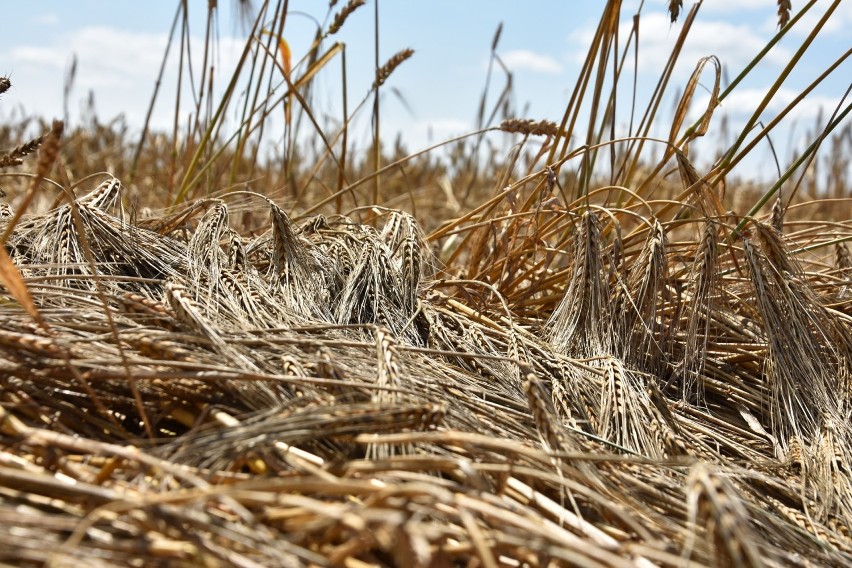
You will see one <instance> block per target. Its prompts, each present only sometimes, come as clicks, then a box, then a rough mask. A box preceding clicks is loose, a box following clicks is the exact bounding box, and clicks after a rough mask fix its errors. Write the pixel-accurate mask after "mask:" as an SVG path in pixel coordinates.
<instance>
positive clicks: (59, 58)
mask: <svg viewBox="0 0 852 568" xmlns="http://www.w3.org/2000/svg"><path fill="white" fill-rule="evenodd" d="M202 41H203V40H202V39H200V38H198V37H193V38H192V40H191V44H190V45H191V50H192V55H193V71H194V74H195V79H196V80H198V79H199V77H200V75H201V69H200V65H201V57H202V55H203V52H204V50H203V43H202ZM167 42H168V36H167V35H166V34H165V33H140V32H134V31H129V30H121V29H115V28H107V27H86V28H81V29H78V30H74V31H72V32H69V33H65V34H55V35H52V36H51V39H50V41H49V42H42V41H39V42H38V43H35V42H34V43H33V44H31V45H20V46H17V47H14V48H11V49H10V50H9V51H8V52H6V53H0V60H2V61H4V63H5V64H6V65H8V66H10V67H11V70H12V71H13V77H14V86H15V94H16V95H17V97H18V99H19V101H15V102H11V101H10V102H9V103H10V104H23V105H24V107H25V109H26V111H27V112H29V113H31V114H35V115H41V116H47V117H52V116H61V114H62V108H63V105H62V82H63V80H64V77H65V69H66V67H67V66H68V64H69V61H70V60H71V56H72V54H76V56H77V73H76V77H75V82H74V86H73V87H74V90H73V92H72V101H71V105H70V106H71V109H70V110H71V111H72V112H74V111H76V109H77V108H78V104H77V101H80V100H81V99H85V98H86V97H87V95H88V92H89V91H90V90H91V91H94V93H95V100H96V104H97V110H98V114H99V115H100V117H101V118H111V117H114V116H116V115H118V114H121V113H124V114H126V115H127V117H128V119H129V120H130V122H131V123H132V124H134V125H136V124H137V123H138V124H139V125H141V122H142V118H143V116H144V112H145V109H146V108H147V106H148V103H149V100H150V97H151V94H152V92H153V90H154V81H155V80H156V78H157V74H158V72H159V69H160V65H161V62H162V57H163V53H164V52H165V47H166V44H167ZM243 46H244V40H242V39H238V38H233V37H228V36H224V37H221V38H220V41H219V44H218V50H217V52H216V53H215V55H214V56H213V59H212V60H211V61H209V62H208V63H209V64H210V65H213V66H214V67H215V69H216V74H217V77H218V82H217V84H218V85H219V88H222V87H223V83H224V82H225V81H226V77H227V76H228V75H229V73H230V70H231V69H233V68H234V66H235V64H236V62H237V61H238V59H239V55H240V53H241V52H242V48H243ZM186 82H187V75H184V87H186ZM176 88H177V57H176V49H175V48H173V49H172V52H171V54H170V60H169V65H168V67H167V72H166V74H165V76H164V78H163V84H162V86H161V98H163V100H167V99H169V100H171V101H173V100H174V93H175V90H176ZM187 92H188V91H187ZM8 98H9V99H11V98H12V97H11V95H10V97H8ZM168 106H169V105H168V104H166V103H164V104H162V105H159V107H160V108H158V110H157V112H155V115H154V120H153V122H154V125H155V126H156V127H161V128H170V125H171V114H172V111H171V108H167V107H168ZM189 106H190V105H188V104H185V105H184V108H185V109H186V108H189ZM75 114H76V113H75Z"/></svg>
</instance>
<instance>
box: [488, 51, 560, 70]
mask: <svg viewBox="0 0 852 568" xmlns="http://www.w3.org/2000/svg"><path fill="white" fill-rule="evenodd" d="M500 59H502V60H503V63H505V64H506V66H507V67H508V68H509V69H511V70H512V71H533V72H536V73H547V74H549V75H558V74H560V73H562V65H560V63H559V62H558V61H557V60H556V59H554V58H553V57H551V56H549V55H542V54H540V53H536V52H534V51H529V50H527V49H516V50H513V51H509V52H508V53H506V54H504V55H501V56H500Z"/></svg>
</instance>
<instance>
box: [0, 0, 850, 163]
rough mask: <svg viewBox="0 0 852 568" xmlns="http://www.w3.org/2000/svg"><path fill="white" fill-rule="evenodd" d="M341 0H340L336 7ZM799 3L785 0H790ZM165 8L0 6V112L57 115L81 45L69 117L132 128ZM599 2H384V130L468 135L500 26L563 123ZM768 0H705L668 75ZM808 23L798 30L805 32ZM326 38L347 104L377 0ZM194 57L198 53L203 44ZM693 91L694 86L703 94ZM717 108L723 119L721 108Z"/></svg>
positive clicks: (510, 53) (322, 103) (648, 21)
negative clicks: (335, 45) (393, 67)
mask: <svg viewBox="0 0 852 568" xmlns="http://www.w3.org/2000/svg"><path fill="white" fill-rule="evenodd" d="M256 3H257V2H256ZM343 3H344V1H343V0H341V2H339V5H341V4H343ZM803 3H804V2H802V1H801V0H794V1H793V7H794V10H795V9H797V8H799V7H800V6H801V5H802V4H803ZM176 4H177V3H176V1H166V0H156V1H150V2H138V1H133V2H131V1H126V0H118V1H116V0H112V1H109V0H75V1H73V2H68V1H63V0H39V1H35V2H17V3H13V4H9V5H8V6H4V18H3V21H2V23H0V30H2V33H0V73H5V74H8V75H10V76H11V79H12V82H13V84H14V88H13V90H12V91H10V92H9V93H7V94H6V95H5V96H4V97H3V100H2V102H1V103H0V105H2V106H0V113H2V115H5V116H8V115H9V113H11V112H12V111H13V109H19V108H23V109H24V110H25V111H26V112H27V113H31V114H39V115H43V116H46V117H54V116H62V114H63V104H62V98H63V81H64V74H65V69H66V68H67V66H68V63H69V61H70V60H71V57H72V54H76V56H77V58H78V72H77V80H76V83H75V86H74V91H73V93H72V95H71V104H70V110H71V112H70V118H71V122H72V123H73V122H74V121H75V120H79V116H80V108H81V102H82V101H84V100H85V99H86V98H87V95H88V92H89V91H90V90H91V91H93V92H94V94H95V100H96V106H97V110H98V114H99V117H100V118H101V119H102V120H106V119H108V118H111V117H113V116H115V115H117V114H119V113H123V114H124V115H125V116H126V118H127V121H128V123H129V125H130V126H131V128H138V127H139V126H140V125H141V122H142V119H143V117H144V115H145V112H146V110H147V104H148V100H149V99H150V95H151V92H152V90H153V84H154V80H155V78H156V73H157V70H158V68H159V65H160V60H161V57H162V53H163V48H164V46H165V43H166V39H167V34H168V31H169V27H170V25H171V21H172V18H173V16H174V11H175V8H176ZM232 4H233V3H229V2H226V1H223V0H220V5H221V9H220V14H219V36H220V38H221V43H220V52H219V54H218V56H217V60H216V62H217V66H218V68H220V69H222V70H223V73H224V71H225V70H227V69H228V68H229V66H230V65H233V62H234V61H235V58H236V54H237V53H238V52H239V50H240V49H241V48H242V45H243V42H244V35H243V34H244V30H243V28H242V27H241V26H240V24H239V22H238V18H236V12H235V11H234V10H233V9H232ZM638 4H639V2H638V1H636V0H625V2H624V9H623V12H622V21H623V25H624V26H628V25H629V22H630V19H631V16H632V15H633V14H634V13H635V11H636V8H637V6H638ZM665 4H666V2H664V1H663V0H648V1H646V2H645V5H644V7H643V9H642V19H641V22H642V23H641V32H640V35H641V38H642V43H640V56H641V62H640V66H639V73H638V81H639V93H640V95H639V97H638V98H639V105H638V106H639V108H644V107H643V104H642V103H643V102H644V101H646V100H647V96H648V94H649V93H650V91H651V89H652V88H653V86H654V84H655V82H656V79H657V77H658V75H659V72H660V70H661V68H662V65H663V64H664V63H665V58H666V56H667V54H668V52H669V51H670V48H671V45H672V43H673V42H674V40H675V38H676V37H677V34H678V32H679V30H680V25H681V22H682V18H681V21H679V22H678V23H676V24H674V25H671V24H670V23H669V20H668V17H667V15H666V11H665ZM189 5H190V14H191V16H192V21H191V33H192V35H193V36H194V37H195V38H196V39H195V40H194V41H195V44H194V45H198V46H200V45H201V37H202V36H203V33H204V17H205V14H206V9H207V1H206V0H189ZM339 5H338V7H336V8H335V10H336V9H339ZM603 5H604V2H603V1H593V0H587V1H579V2H556V1H543V0H528V1H524V2H520V1H511V0H466V1H455V0H431V1H429V2H423V1H422V0H420V1H413V0H381V1H380V4H379V6H380V31H381V36H380V52H381V53H380V59H381V60H385V59H387V58H388V57H390V56H391V55H393V54H394V53H395V52H397V51H399V50H400V49H402V48H406V47H411V48H413V49H414V50H415V55H414V57H413V58H412V59H411V60H409V61H407V62H405V63H404V64H403V66H402V67H401V68H400V69H398V70H397V72H395V73H394V74H393V76H392V77H391V78H390V80H389V81H388V83H387V85H388V88H387V89H385V98H384V102H383V105H384V106H383V111H382V113H383V114H382V121H383V131H384V135H385V136H386V137H388V136H391V137H392V136H394V135H395V133H396V132H397V131H402V132H403V133H404V134H403V139H404V140H405V141H406V143H407V146H408V148H409V150H416V149H419V148H421V147H423V146H425V145H427V143H428V142H429V140H430V134H431V140H433V141H439V140H442V139H445V138H447V137H449V136H451V135H454V134H460V133H463V132H465V131H469V130H471V129H472V128H473V125H474V123H475V116H476V111H477V105H478V102H479V97H480V94H481V92H482V88H483V85H484V82H485V76H486V66H487V61H488V57H489V52H490V47H491V41H492V38H493V35H494V32H495V30H496V28H497V26H498V24H499V23H500V22H503V26H504V27H503V33H502V36H501V40H500V44H499V47H498V53H499V54H500V56H501V58H502V59H503V60H504V61H505V62H506V63H507V65H509V67H510V68H511V69H512V71H513V73H514V103H515V108H516V109H517V110H518V111H519V112H520V111H522V110H525V112H524V117H529V118H536V119H541V118H547V119H551V120H554V121H557V122H558V121H559V119H560V118H561V116H562V113H563V111H564V108H565V104H566V102H567V99H568V95H569V94H570V91H571V88H572V87H573V84H574V82H575V81H576V78H577V74H578V71H579V67H580V64H581V61H582V58H583V57H584V56H585V54H586V51H587V49H588V44H589V39H590V38H591V34H592V33H593V30H594V26H595V25H596V23H597V19H598V17H599V14H600V11H601V9H602V7H603ZM827 5H828V2H826V1H825V0H823V1H821V2H818V5H817V7H816V8H815V9H814V10H812V12H814V13H813V14H812V15H811V18H812V19H813V18H815V17H817V16H819V15H820V14H821V13H822V12H823V11H824V10H825V7H826V6H827ZM327 6H328V3H327V2H326V1H324V0H291V1H290V9H291V11H292V15H291V18H290V20H289V21H288V23H287V28H286V30H285V35H286V39H287V40H288V41H289V42H290V44H291V47H292V51H293V54H294V58H295V57H298V56H300V55H301V54H303V53H304V52H305V50H306V48H307V45H308V43H309V41H310V39H311V37H312V36H313V33H314V32H315V30H316V25H317V24H316V21H317V20H320V21H322V20H323V19H324V18H325V17H326V15H327ZM690 6H691V4H690V2H688V1H687V2H685V10H687V11H688V9H689V7H690ZM775 10H776V3H775V2H774V1H772V0H706V2H705V4H704V5H703V6H702V8H701V12H700V13H699V17H698V22H697V24H696V25H695V27H694V29H693V31H692V33H691V34H690V36H689V40H688V43H687V45H686V47H685V49H684V53H683V55H682V57H681V63H680V66H679V68H678V69H677V71H676V73H675V76H674V81H675V84H676V86H680V85H683V84H685V83H686V81H687V79H688V77H689V74H690V73H691V71H692V68H693V66H694V65H695V63H696V62H697V60H698V59H699V58H700V57H703V56H706V55H716V56H718V57H719V59H720V60H721V61H722V64H723V66H724V67H725V69H726V72H727V74H728V76H729V77H733V76H734V75H736V73H737V72H738V71H739V70H740V69H741V68H742V67H743V66H744V65H745V64H746V63H747V62H748V61H749V60H750V59H751V58H752V56H753V55H754V54H755V53H756V52H757V51H758V50H759V49H760V48H761V47H762V46H763V44H764V43H765V41H766V40H767V39H769V38H770V37H771V36H772V35H773V33H774V32H775V29H776V16H775ZM807 29H808V27H807V26H803V27H802V30H803V32H804V31H807ZM850 29H852V1H848V0H847V1H845V2H842V3H841V5H840V7H839V8H838V10H837V11H836V12H835V14H834V15H833V16H832V20H831V21H830V22H829V25H828V26H827V27H826V29H825V31H824V33H823V34H821V36H820V38H819V39H818V40H817V41H816V42H815V44H814V45H813V47H812V48H811V50H810V52H809V53H808V55H807V58H806V60H805V63H804V64H803V65H801V66H800V67H799V68H797V70H796V71H795V73H794V76H793V77H791V79H790V80H789V81H788V83H787V84H785V85H784V87H783V89H782V91H781V92H779V94H778V95H777V96H776V99H775V101H774V102H773V104H772V105H770V107H769V108H768V109H767V113H766V115H765V116H764V119H765V120H769V119H771V118H772V116H774V113H775V112H777V111H779V110H780V109H781V108H783V106H784V103H785V102H786V101H788V100H790V99H791V98H792V97H793V96H795V94H796V93H797V92H798V91H799V90H801V89H802V88H803V87H804V86H805V85H806V84H807V83H808V82H810V81H811V80H813V79H814V78H815V77H816V76H817V75H818V74H819V73H820V71H821V70H822V69H824V68H825V67H827V66H828V65H829V64H830V63H831V62H832V61H834V60H835V59H836V58H837V57H839V56H840V55H841V54H842V53H843V52H844V51H846V50H847V49H849V48H850V44H852V41H850V36H852V34H850V32H849V30H850ZM803 32H800V33H795V30H794V33H791V34H790V37H789V38H786V39H785V41H784V42H783V43H782V44H781V45H780V46H779V47H778V48H777V49H776V50H774V52H773V53H771V54H770V55H769V57H768V58H767V60H766V61H765V62H764V64H763V65H762V66H761V67H760V68H759V69H758V70H757V71H756V73H754V75H753V77H752V78H750V79H749V80H748V81H747V82H746V83H745V84H743V85H742V86H741V87H740V89H739V90H738V93H737V94H736V95H735V96H733V97H732V98H731V99H730V100H729V101H728V103H727V104H726V105H725V106H724V108H723V109H722V111H721V112H725V113H727V114H728V116H729V121H730V123H731V124H732V125H733V126H734V127H736V125H737V124H741V123H742V122H743V121H744V120H745V118H746V117H747V116H748V115H749V114H750V111H751V110H752V109H753V108H754V107H755V105H756V104H757V102H758V101H759V100H760V99H761V98H762V95H763V93H764V92H765V90H766V88H767V87H768V85H769V84H770V83H771V81H772V79H773V78H774V77H775V76H777V74H778V73H779V71H780V69H781V68H782V67H783V65H784V64H785V63H786V62H787V61H789V58H790V57H791V55H792V53H794V52H795V50H796V49H797V47H798V45H799V44H800V43H801V41H802V39H803V35H802V33H803ZM334 39H337V40H340V41H343V42H345V43H346V45H347V56H346V57H347V64H348V70H347V72H348V78H349V101H350V107H351V106H354V104H355V103H356V102H357V101H358V100H360V99H361V97H362V96H363V95H364V94H366V92H367V90H368V88H369V86H370V83H371V82H372V79H373V71H372V69H373V67H372V66H373V3H372V1H368V3H367V5H366V6H364V7H362V8H361V9H359V10H358V11H356V12H355V13H354V14H353V15H352V16H351V17H350V19H349V21H347V23H346V25H345V26H344V28H343V30H342V32H341V33H340V34H339V35H338V36H336V37H335V38H334ZM196 52H197V53H198V54H199V55H200V49H196ZM172 68H174V67H172ZM174 76H175V74H174V72H173V71H172V72H170V73H169V74H168V75H167V80H166V82H165V85H164V98H163V101H164V104H161V105H159V106H158V108H157V110H156V113H155V115H154V124H155V125H156V126H159V127H162V128H168V127H169V125H170V124H171V116H172V107H171V104H170V101H171V100H172V96H171V94H172V93H173V89H174V84H175V83H174ZM339 76H340V67H339V64H336V65H331V66H330V67H329V71H328V72H324V73H322V74H321V75H320V76H319V78H318V87H319V88H318V90H317V98H316V100H315V101H314V108H315V110H316V109H318V110H320V111H325V112H327V113H329V114H330V115H331V116H334V115H335V113H338V112H339V108H340V97H341V90H340V85H339ZM850 77H852V65H850V62H848V61H847V62H846V63H844V64H843V66H841V67H840V68H839V69H838V70H837V72H835V74H834V75H833V77H832V78H830V79H829V80H828V81H826V82H825V84H824V85H822V86H821V87H820V88H819V89H818V90H817V91H816V92H815V93H814V95H813V96H812V97H810V98H809V99H808V100H807V101H806V102H805V104H804V105H803V106H802V108H801V109H800V110H799V111H797V113H796V115H795V116H794V117H793V119H792V120H791V121H789V122H788V123H787V125H786V126H785V128H784V129H782V130H780V131H779V132H778V133H777V134H776V137H775V144H776V147H777V149H778V150H779V151H781V153H782V155H783V156H789V154H790V152H792V149H793V147H794V146H796V145H797V144H798V143H800V142H801V138H802V136H804V134H805V131H806V130H808V129H812V128H813V126H812V125H813V121H814V120H815V117H816V116H817V113H818V112H819V108H820V106H822V107H824V108H825V112H826V113H830V112H831V111H832V110H833V108H834V106H835V105H836V104H837V102H838V101H839V100H840V97H841V96H842V95H843V93H844V91H845V90H846V88H847V87H848V86H849V78H850ZM503 81H504V77H503V76H502V75H497V76H496V77H495V80H494V85H495V87H497V88H495V89H493V93H494V94H495V95H496V93H497V91H498V88H499V87H500V86H502V83H503ZM391 87H392V88H394V89H396V90H398V92H399V93H400V94H401V95H402V97H404V99H405V101H406V102H407V104H408V107H409V108H410V111H409V110H408V109H406V107H405V105H403V104H402V103H401V102H400V101H399V100H398V99H397V98H396V97H395V96H393V95H392V94H391V89H390V88H391ZM676 90H677V89H676V88H673V89H672V90H671V95H670V96H671V99H670V100H668V101H667V102H666V104H667V106H668V107H673V105H674V100H673V97H674V92H675V91H676ZM702 96H703V95H701V94H699V99H700V98H702ZM705 99H706V97H705ZM492 100H493V98H492ZM625 100H626V99H625ZM666 112H670V110H668V109H667V110H666ZM720 117H721V114H720V115H718V117H717V118H720ZM356 126H357V128H356V132H361V133H362V136H363V137H366V136H367V132H368V131H369V114H368V112H365V113H364V114H363V115H362V118H361V120H360V121H359V122H358V124H357V125H356ZM717 126H718V122H717ZM659 134H663V133H659ZM711 136H712V135H711ZM715 140H718V137H716V138H715ZM714 144H716V145H718V142H714ZM714 147H715V146H714ZM763 157H764V158H765V157H767V155H764V156H763ZM751 167H752V168H753V169H754V171H753V172H752V173H753V174H754V175H756V176H758V177H761V178H765V179H771V177H772V175H773V173H774V170H775V168H774V166H772V165H771V160H766V159H761V160H757V162H756V163H755V164H753V165H752V166H751ZM775 175H777V174H775Z"/></svg>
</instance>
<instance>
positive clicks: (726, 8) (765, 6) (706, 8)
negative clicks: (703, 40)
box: [687, 0, 776, 14]
mask: <svg viewBox="0 0 852 568" xmlns="http://www.w3.org/2000/svg"><path fill="white" fill-rule="evenodd" d="M687 8H688V6H687ZM758 9H759V10H770V11H774V10H775V9H776V6H775V3H774V2H771V1H770V2H767V0H712V1H711V2H705V3H704V4H702V5H701V13H723V14H725V13H731V12H742V11H743V10H758Z"/></svg>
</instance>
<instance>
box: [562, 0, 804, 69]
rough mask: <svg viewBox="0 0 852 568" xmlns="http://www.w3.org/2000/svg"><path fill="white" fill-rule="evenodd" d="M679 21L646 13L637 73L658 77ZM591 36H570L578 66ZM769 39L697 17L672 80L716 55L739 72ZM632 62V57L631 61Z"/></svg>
mask: <svg viewBox="0 0 852 568" xmlns="http://www.w3.org/2000/svg"><path fill="white" fill-rule="evenodd" d="M632 26H633V24H632V22H625V23H623V24H622V25H621V28H620V34H621V38H622V40H621V41H622V43H621V45H624V42H626V41H627V37H628V35H629V33H630V30H631V29H632ZM680 26H681V21H678V22H677V23H675V24H672V23H671V20H670V19H669V16H668V14H666V13H665V12H664V11H648V12H645V13H643V15H642V17H641V18H640V20H639V72H640V73H642V72H652V73H654V74H659V72H661V71H662V69H663V66H664V65H665V63H666V61H667V60H668V58H669V55H670V54H671V52H672V49H673V48H674V45H675V43H676V41H677V38H678V35H679V34H680V31H681V30H680ZM592 34H593V32H592V31H591V30H588V29H587V30H584V31H582V32H578V33H575V34H573V35H572V38H571V39H572V40H573V41H572V43H573V44H574V45H575V46H577V47H578V48H581V49H576V50H575V57H576V61H577V62H578V63H580V62H582V61H583V60H584V59H585V57H586V53H587V49H588V46H589V45H590V44H591V42H592V38H593V35H592ZM768 39H769V38H768V36H764V35H763V34H762V33H761V30H758V29H756V27H755V26H749V25H744V24H732V23H730V22H728V21H722V20H703V19H702V18H701V17H700V16H699V17H698V18H697V19H696V20H695V22H694V23H693V25H692V28H691V29H690V30H689V33H688V35H687V38H686V41H685V42H684V45H683V49H682V50H681V53H680V57H679V59H678V62H679V63H678V67H677V69H676V72H675V76H676V78H678V79H682V78H684V77H688V76H689V74H691V73H692V70H693V69H694V68H695V65H696V64H697V63H698V60H699V59H701V58H702V57H707V56H709V55H715V56H716V57H718V58H719V61H720V62H721V63H722V65H723V66H727V67H729V68H730V69H732V70H734V71H735V72H736V71H739V70H740V69H741V68H742V67H743V66H745V64H746V63H748V62H749V61H750V60H751V59H752V58H753V57H754V56H755V55H756V54H757V53H758V52H760V50H761V49H763V47H764V46H765V45H766V42H767V40H768ZM789 58H790V53H789V52H788V50H786V49H784V48H781V47H779V46H776V47H775V48H774V49H772V50H771V51H770V52H769V53H768V54H767V56H766V59H765V60H766V61H768V62H769V63H772V64H775V65H782V64H784V63H786V62H787V61H789ZM630 62H632V55H631V58H630Z"/></svg>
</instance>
